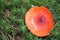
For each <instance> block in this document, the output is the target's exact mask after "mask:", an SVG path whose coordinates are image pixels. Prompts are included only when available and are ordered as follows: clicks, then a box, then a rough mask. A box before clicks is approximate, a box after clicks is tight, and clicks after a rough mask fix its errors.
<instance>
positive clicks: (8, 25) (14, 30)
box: [0, 0, 60, 40]
mask: <svg viewBox="0 0 60 40" xmlns="http://www.w3.org/2000/svg"><path fill="white" fill-rule="evenodd" d="M32 6H46V7H47V8H48V9H49V10H50V11H51V13H52V15H53V19H54V29H53V30H52V31H51V33H50V35H48V36H47V37H44V38H40V37H37V36H35V35H33V34H32V33H30V31H29V30H28V29H27V28H26V25H25V22H24V17H25V13H26V12H27V11H28V10H29V9H30V8H31V7H32ZM8 34H9V35H10V36H9V35H8ZM17 37H19V38H17ZM13 38H14V39H17V40H18V39H19V40H60V0H0V40H13Z"/></svg>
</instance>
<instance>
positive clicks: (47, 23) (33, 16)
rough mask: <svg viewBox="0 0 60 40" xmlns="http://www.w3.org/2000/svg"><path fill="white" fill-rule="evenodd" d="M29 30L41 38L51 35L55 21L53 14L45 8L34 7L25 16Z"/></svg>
mask: <svg viewBox="0 0 60 40" xmlns="http://www.w3.org/2000/svg"><path fill="white" fill-rule="evenodd" d="M25 23H26V26H27V28H28V30H29V31H30V32H31V33H32V34H34V35H36V36H39V37H44V36H47V35H49V34H50V32H51V30H52V29H53V25H54V21H53V17H52V14H51V12H50V11H49V10H48V9H47V8H46V7H44V6H41V7H38V6H34V7H32V8H30V10H28V12H27V13H26V15H25Z"/></svg>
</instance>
